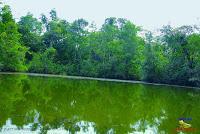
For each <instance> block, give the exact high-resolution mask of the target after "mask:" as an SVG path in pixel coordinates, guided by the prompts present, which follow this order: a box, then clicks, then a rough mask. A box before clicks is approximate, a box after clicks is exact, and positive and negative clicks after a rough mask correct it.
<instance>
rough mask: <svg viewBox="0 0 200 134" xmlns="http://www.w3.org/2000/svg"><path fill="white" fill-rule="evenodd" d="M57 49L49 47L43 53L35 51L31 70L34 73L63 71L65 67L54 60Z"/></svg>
mask: <svg viewBox="0 0 200 134" xmlns="http://www.w3.org/2000/svg"><path fill="white" fill-rule="evenodd" d="M55 53H56V50H55V49H54V48H48V49H47V50H46V51H45V52H43V53H39V54H38V53H35V54H34V55H33V59H32V61H31V62H30V64H29V71H30V72H34V73H50V74H54V73H55V74H60V73H63V71H64V67H63V66H61V65H58V64H56V63H55V62H54V59H55V55H56V54H55Z"/></svg>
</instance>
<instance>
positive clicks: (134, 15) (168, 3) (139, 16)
mask: <svg viewBox="0 0 200 134" xmlns="http://www.w3.org/2000/svg"><path fill="white" fill-rule="evenodd" d="M3 2H4V3H6V4H8V5H10V6H11V9H12V11H13V14H14V17H15V18H19V17H20V16H23V15H26V13H27V12H31V13H33V14H34V16H35V17H39V16H40V14H41V13H44V14H46V15H47V14H48V13H49V11H50V10H51V9H53V8H55V9H56V11H57V14H58V17H59V18H62V19H66V20H67V21H69V22H72V21H73V20H75V19H78V18H84V19H86V20H88V21H89V22H92V21H94V22H95V23H96V24H97V26H98V27H99V26H101V25H102V24H103V22H104V20H105V18H107V17H117V18H118V17H121V18H127V19H128V20H130V21H132V22H133V23H135V24H136V25H138V26H142V27H143V28H145V29H148V30H155V29H157V28H160V27H161V26H163V25H167V24H171V25H172V26H180V25H187V24H199V23H200V21H199V20H198V18H199V17H200V0H3Z"/></svg>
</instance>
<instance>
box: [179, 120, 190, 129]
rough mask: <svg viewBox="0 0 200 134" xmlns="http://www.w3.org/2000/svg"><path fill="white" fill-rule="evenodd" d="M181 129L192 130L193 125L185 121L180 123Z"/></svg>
mask: <svg viewBox="0 0 200 134" xmlns="http://www.w3.org/2000/svg"><path fill="white" fill-rule="evenodd" d="M179 124H180V128H190V127H191V126H192V125H191V124H188V123H186V122H184V121H183V120H180V121H179Z"/></svg>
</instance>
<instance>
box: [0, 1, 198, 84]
mask: <svg viewBox="0 0 200 134" xmlns="http://www.w3.org/2000/svg"><path fill="white" fill-rule="evenodd" d="M141 31H142V29H141V28H140V27H138V26H136V25H134V24H133V23H132V22H130V21H128V20H126V19H122V18H118V19H117V18H114V17H113V18H112V17H111V18H107V19H106V20H105V23H104V24H103V25H102V27H101V28H100V29H98V30H97V28H96V26H95V25H94V24H93V23H92V24H89V23H88V22H87V21H86V20H84V19H78V20H75V21H73V22H72V23H70V22H68V21H66V20H62V19H60V18H58V16H57V13H56V11H55V10H51V12H50V18H47V17H46V16H45V15H44V14H42V15H41V17H40V18H39V19H37V18H35V17H34V16H33V15H32V14H31V13H28V14H27V15H26V16H22V17H21V18H20V20H19V21H18V22H15V20H14V19H13V16H12V13H11V10H10V8H9V6H7V5H6V6H3V5H1V7H0V71H25V72H33V73H50V74H65V75H78V76H91V77H102V78H115V79H129V80H144V81H148V82H157V83H168V84H179V85H189V86H200V29H199V27H198V26H182V27H178V28H172V27H171V26H169V25H168V26H164V27H163V28H162V29H160V34H159V36H153V34H152V33H151V32H146V33H145V36H139V33H140V32H141Z"/></svg>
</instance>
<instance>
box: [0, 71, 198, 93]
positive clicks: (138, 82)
mask: <svg viewBox="0 0 200 134" xmlns="http://www.w3.org/2000/svg"><path fill="white" fill-rule="evenodd" d="M0 74H10V75H11V74H19V75H20V74H22V75H29V76H44V77H60V78H68V79H80V80H97V81H109V82H121V83H133V84H146V85H156V86H168V87H180V88H191V89H199V90H200V87H190V86H180V85H170V84H161V83H149V82H144V81H134V80H120V79H107V78H94V77H83V76H67V75H55V74H39V73H22V72H0Z"/></svg>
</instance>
